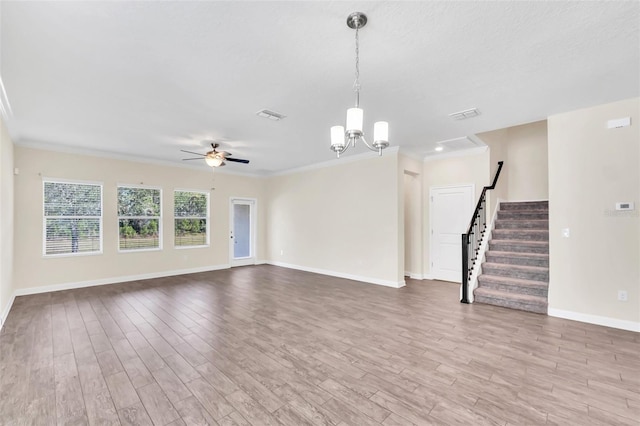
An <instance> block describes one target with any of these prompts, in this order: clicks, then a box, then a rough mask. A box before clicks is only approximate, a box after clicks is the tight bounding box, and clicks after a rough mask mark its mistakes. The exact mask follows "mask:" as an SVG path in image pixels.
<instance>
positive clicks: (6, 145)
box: [0, 119, 14, 326]
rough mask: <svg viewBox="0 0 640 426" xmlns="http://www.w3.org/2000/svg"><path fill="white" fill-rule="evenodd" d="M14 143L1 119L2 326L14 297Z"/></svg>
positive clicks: (0, 245)
mask: <svg viewBox="0 0 640 426" xmlns="http://www.w3.org/2000/svg"><path fill="white" fill-rule="evenodd" d="M13 180H14V177H13V142H12V141H11V138H10V137H9V133H8V132H7V129H6V127H5V125H4V123H3V122H2V120H1V119H0V326H1V325H2V324H3V323H4V320H5V316H6V315H7V314H8V308H9V304H10V303H11V297H12V295H13V258H14V255H13V238H14V233H13V229H14V214H13V192H14V189H13Z"/></svg>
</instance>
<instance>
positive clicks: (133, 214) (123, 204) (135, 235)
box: [118, 186, 162, 251]
mask: <svg viewBox="0 0 640 426" xmlns="http://www.w3.org/2000/svg"><path fill="white" fill-rule="evenodd" d="M161 196H162V191H161V190H160V189H159V188H150V187H142V186H118V228H119V230H120V238H119V244H118V247H119V249H120V250H121V251H130V250H158V249H161V248H162V245H161V235H162V232H161V231H162V230H161V220H160V219H161V211H162V207H161Z"/></svg>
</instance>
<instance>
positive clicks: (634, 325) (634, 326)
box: [547, 308, 640, 333]
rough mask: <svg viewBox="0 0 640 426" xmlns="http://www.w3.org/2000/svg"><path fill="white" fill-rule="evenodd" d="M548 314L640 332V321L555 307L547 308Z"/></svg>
mask: <svg viewBox="0 0 640 426" xmlns="http://www.w3.org/2000/svg"><path fill="white" fill-rule="evenodd" d="M547 314H548V315H549V316H552V317H557V318H564V319H568V320H573V321H580V322H586V323H589V324H596V325H603V326H605V327H611V328H619V329H621V330H628V331H635V332H636V333H640V322H635V321H627V320H620V319H616V318H609V317H601V316H599V315H591V314H583V313H580V312H573V311H565V310H562V309H555V308H549V309H548V310H547Z"/></svg>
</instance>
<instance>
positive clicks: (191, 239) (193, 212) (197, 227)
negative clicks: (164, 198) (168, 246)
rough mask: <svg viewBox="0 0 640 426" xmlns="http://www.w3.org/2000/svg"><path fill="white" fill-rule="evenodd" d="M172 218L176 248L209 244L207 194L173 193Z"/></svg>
mask: <svg viewBox="0 0 640 426" xmlns="http://www.w3.org/2000/svg"><path fill="white" fill-rule="evenodd" d="M174 216H175V233H176V235H175V236H176V239H175V241H176V242H175V245H176V247H197V246H206V245H208V244H209V228H208V224H209V193H207V192H200V191H179V190H177V191H175V192H174Z"/></svg>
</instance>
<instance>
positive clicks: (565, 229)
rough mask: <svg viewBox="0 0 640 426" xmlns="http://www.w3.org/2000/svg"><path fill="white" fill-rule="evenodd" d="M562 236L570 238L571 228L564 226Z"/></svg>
mask: <svg viewBox="0 0 640 426" xmlns="http://www.w3.org/2000/svg"><path fill="white" fill-rule="evenodd" d="M562 236H563V237H564V238H569V237H570V236H571V230H570V229H569V228H562Z"/></svg>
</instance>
